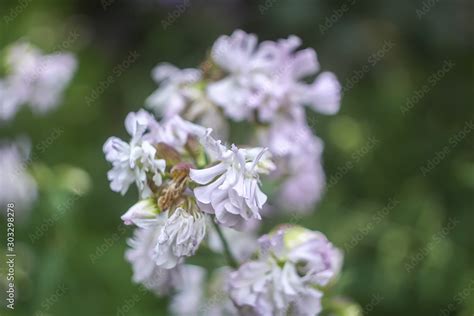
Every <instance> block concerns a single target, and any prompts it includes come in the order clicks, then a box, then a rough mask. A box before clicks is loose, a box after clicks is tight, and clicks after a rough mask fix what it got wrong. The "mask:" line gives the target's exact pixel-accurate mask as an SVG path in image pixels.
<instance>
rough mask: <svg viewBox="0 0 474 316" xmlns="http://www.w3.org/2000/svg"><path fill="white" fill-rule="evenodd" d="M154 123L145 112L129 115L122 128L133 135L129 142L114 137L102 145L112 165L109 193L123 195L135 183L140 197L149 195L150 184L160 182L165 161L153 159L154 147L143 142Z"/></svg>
mask: <svg viewBox="0 0 474 316" xmlns="http://www.w3.org/2000/svg"><path fill="white" fill-rule="evenodd" d="M152 121H153V119H152V117H151V116H150V115H149V114H148V113H146V112H145V111H139V112H137V113H133V112H132V113H130V114H129V115H128V116H127V118H126V120H125V127H126V129H127V131H128V133H129V134H130V136H132V139H131V141H130V142H129V143H126V142H124V141H123V140H121V139H119V138H117V137H110V138H109V139H108V140H107V141H106V143H105V144H104V153H105V158H106V159H107V160H108V161H109V162H111V163H112V166H113V167H112V170H110V171H109V172H108V174H107V176H108V178H109V180H110V181H111V182H110V188H111V189H112V191H115V192H120V193H121V194H122V195H123V194H125V193H126V192H127V190H128V188H129V186H130V184H132V183H133V182H135V183H136V185H137V187H138V190H139V193H140V196H141V197H142V198H147V197H149V196H151V194H152V190H151V188H150V182H151V183H153V184H154V185H155V186H160V185H161V183H162V173H163V172H164V170H165V167H166V162H165V160H163V159H157V158H156V148H155V147H154V146H153V145H152V144H151V143H150V142H148V141H146V140H144V139H143V135H144V133H145V131H146V130H147V129H148V127H149V125H150V124H151V122H152Z"/></svg>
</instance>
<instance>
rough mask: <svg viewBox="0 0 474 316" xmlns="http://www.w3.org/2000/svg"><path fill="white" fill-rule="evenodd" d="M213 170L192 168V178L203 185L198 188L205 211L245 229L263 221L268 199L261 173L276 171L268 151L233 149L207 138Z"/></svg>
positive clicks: (195, 193)
mask: <svg viewBox="0 0 474 316" xmlns="http://www.w3.org/2000/svg"><path fill="white" fill-rule="evenodd" d="M207 137H208V138H210V140H207V141H205V143H206V144H208V146H206V149H208V150H209V156H211V157H213V158H214V159H215V161H214V164H213V165H212V166H211V167H208V168H205V169H191V172H190V178H191V179H192V180H193V181H194V182H196V183H197V184H199V185H200V186H198V187H197V188H195V189H194V195H195V197H196V200H197V201H198V205H199V207H200V209H201V210H203V211H204V212H207V213H210V214H215V216H216V220H217V222H218V223H219V224H222V225H223V226H226V227H232V228H236V229H239V228H242V227H243V225H245V222H247V221H249V220H251V219H261V215H260V210H261V209H262V207H263V205H264V204H265V202H266V200H267V196H266V195H265V193H263V192H262V190H261V189H260V178H259V175H260V174H268V173H269V172H270V171H271V170H273V169H274V168H275V166H274V164H273V162H272V161H271V155H270V153H269V151H268V150H267V149H265V148H250V149H242V148H237V147H236V146H235V145H232V147H231V148H230V149H228V148H226V147H225V146H223V145H221V144H220V142H218V141H215V140H213V139H212V137H211V136H210V135H208V136H207Z"/></svg>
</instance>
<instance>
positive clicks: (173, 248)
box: [154, 207, 206, 269]
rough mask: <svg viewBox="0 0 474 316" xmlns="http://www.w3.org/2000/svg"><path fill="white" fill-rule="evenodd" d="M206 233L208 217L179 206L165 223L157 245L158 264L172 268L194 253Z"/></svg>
mask: <svg viewBox="0 0 474 316" xmlns="http://www.w3.org/2000/svg"><path fill="white" fill-rule="evenodd" d="M205 234H206V219H205V217H204V215H203V214H202V213H201V212H199V211H195V210H189V211H188V210H185V209H183V208H181V207H178V208H177V209H176V210H174V211H173V213H172V214H171V215H170V216H169V218H168V219H167V220H166V222H165V223H164V225H163V227H162V228H161V230H160V236H159V238H158V243H157V244H156V247H155V254H154V259H155V263H156V265H157V266H159V267H161V268H165V269H171V268H173V267H175V266H176V265H177V264H178V263H180V262H181V261H182V259H183V258H184V257H188V256H191V255H193V254H194V252H195V251H196V250H197V249H198V248H199V244H200V243H201V241H202V240H203V238H204V236H205Z"/></svg>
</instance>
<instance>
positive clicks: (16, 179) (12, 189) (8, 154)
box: [0, 140, 38, 216]
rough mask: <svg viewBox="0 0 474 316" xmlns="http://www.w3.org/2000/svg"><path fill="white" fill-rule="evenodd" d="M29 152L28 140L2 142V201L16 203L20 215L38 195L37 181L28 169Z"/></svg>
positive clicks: (0, 162) (0, 170)
mask: <svg viewBox="0 0 474 316" xmlns="http://www.w3.org/2000/svg"><path fill="white" fill-rule="evenodd" d="M29 152H30V144H29V142H28V141H26V140H19V141H17V142H11V143H9V142H2V143H0V175H1V176H0V188H1V189H0V203H1V204H2V205H6V204H9V203H13V204H15V210H16V211H17V213H18V214H19V216H21V214H25V213H26V212H27V211H29V209H30V208H31V206H32V204H33V202H34V201H35V200H36V198H37V195H38V192H37V186H36V182H35V180H34V179H33V178H32V177H31V175H30V174H29V173H28V171H27V169H26V168H27V164H28V161H29V160H28V156H29ZM4 209H5V208H4Z"/></svg>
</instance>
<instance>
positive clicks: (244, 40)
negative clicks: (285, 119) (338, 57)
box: [207, 30, 341, 122]
mask: <svg viewBox="0 0 474 316" xmlns="http://www.w3.org/2000/svg"><path fill="white" fill-rule="evenodd" d="M300 45H301V39H300V38H298V37H297V36H290V37H289V38H288V39H281V40H278V41H277V42H272V41H265V42H263V43H261V44H260V45H258V43H257V38H256V37H255V35H253V34H247V33H245V32H243V31H241V30H237V31H235V32H234V33H233V34H232V35H231V36H221V37H220V38H219V39H217V41H216V42H215V44H214V46H213V48H212V53H211V56H212V58H213V61H214V62H215V63H216V64H217V65H219V66H220V67H221V68H222V69H223V70H224V71H226V72H227V74H228V75H227V76H224V78H222V79H221V80H219V81H217V82H211V83H209V86H208V89H207V92H208V95H209V98H210V99H211V100H212V101H213V102H215V103H216V104H217V105H219V106H220V107H222V108H223V110H224V113H225V114H226V116H228V117H229V118H231V119H233V120H236V121H241V120H252V119H253V115H254V113H255V112H257V118H258V119H259V120H261V121H264V122H270V121H272V120H273V118H274V117H275V115H277V114H280V113H282V112H283V113H285V112H292V111H293V109H294V108H295V107H301V106H303V105H311V107H312V108H313V109H314V110H316V111H319V112H321V113H324V114H334V113H336V112H337V111H338V110H339V102H340V90H341V87H340V85H339V82H338V81H337V79H336V78H335V76H334V75H333V74H332V73H322V74H321V75H320V76H319V77H317V78H316V80H315V81H314V82H313V83H312V84H307V83H306V82H305V81H304V79H305V78H306V77H308V76H313V75H315V74H316V73H317V72H318V71H319V63H318V60H317V57H316V53H315V52H314V50H313V49H310V48H307V49H303V50H300V51H296V49H297V48H298V47H299V46H300Z"/></svg>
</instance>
